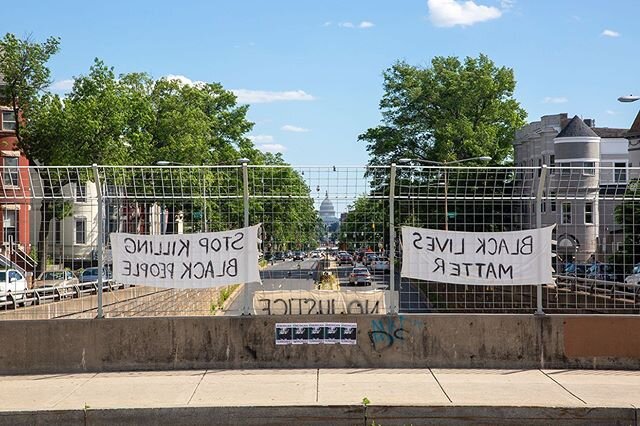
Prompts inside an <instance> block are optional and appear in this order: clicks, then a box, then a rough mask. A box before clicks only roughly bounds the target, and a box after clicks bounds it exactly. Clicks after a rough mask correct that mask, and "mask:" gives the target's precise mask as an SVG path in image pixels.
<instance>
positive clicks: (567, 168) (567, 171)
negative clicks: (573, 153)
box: [558, 163, 571, 176]
mask: <svg viewBox="0 0 640 426" xmlns="http://www.w3.org/2000/svg"><path fill="white" fill-rule="evenodd" d="M558 167H559V168H560V175H561V176H570V175H571V163H558Z"/></svg>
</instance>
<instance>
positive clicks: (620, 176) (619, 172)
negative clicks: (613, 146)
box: [613, 163, 627, 183]
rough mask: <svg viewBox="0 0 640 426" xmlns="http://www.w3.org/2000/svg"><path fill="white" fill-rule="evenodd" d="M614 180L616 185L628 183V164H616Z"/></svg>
mask: <svg viewBox="0 0 640 426" xmlns="http://www.w3.org/2000/svg"><path fill="white" fill-rule="evenodd" d="M613 166H614V169H613V180H614V182H615V183H624V182H626V181H627V163H614V165H613Z"/></svg>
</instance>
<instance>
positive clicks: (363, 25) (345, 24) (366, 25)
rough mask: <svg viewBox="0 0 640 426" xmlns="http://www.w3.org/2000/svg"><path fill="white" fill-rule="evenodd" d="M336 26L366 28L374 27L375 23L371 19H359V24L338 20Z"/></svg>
mask: <svg viewBox="0 0 640 426" xmlns="http://www.w3.org/2000/svg"><path fill="white" fill-rule="evenodd" d="M338 26H339V27H342V28H359V29H366V28H371V27H374V26H375V24H374V23H373V22H371V21H361V22H360V23H359V24H354V23H353V22H340V23H338Z"/></svg>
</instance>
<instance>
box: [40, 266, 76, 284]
mask: <svg viewBox="0 0 640 426" xmlns="http://www.w3.org/2000/svg"><path fill="white" fill-rule="evenodd" d="M78 283H79V280H78V277H76V275H75V274H74V273H73V272H71V271H67V270H56V271H44V272H43V273H41V274H40V276H38V278H37V279H36V281H35V282H34V283H33V287H34V288H43V287H61V286H67V285H74V284H78Z"/></svg>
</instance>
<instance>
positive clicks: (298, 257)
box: [293, 251, 304, 260]
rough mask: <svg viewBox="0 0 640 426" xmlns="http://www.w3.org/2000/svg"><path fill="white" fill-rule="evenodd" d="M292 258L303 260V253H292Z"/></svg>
mask: <svg viewBox="0 0 640 426" xmlns="http://www.w3.org/2000/svg"><path fill="white" fill-rule="evenodd" d="M293 260H304V253H303V252H301V251H297V252H295V253H293Z"/></svg>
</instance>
